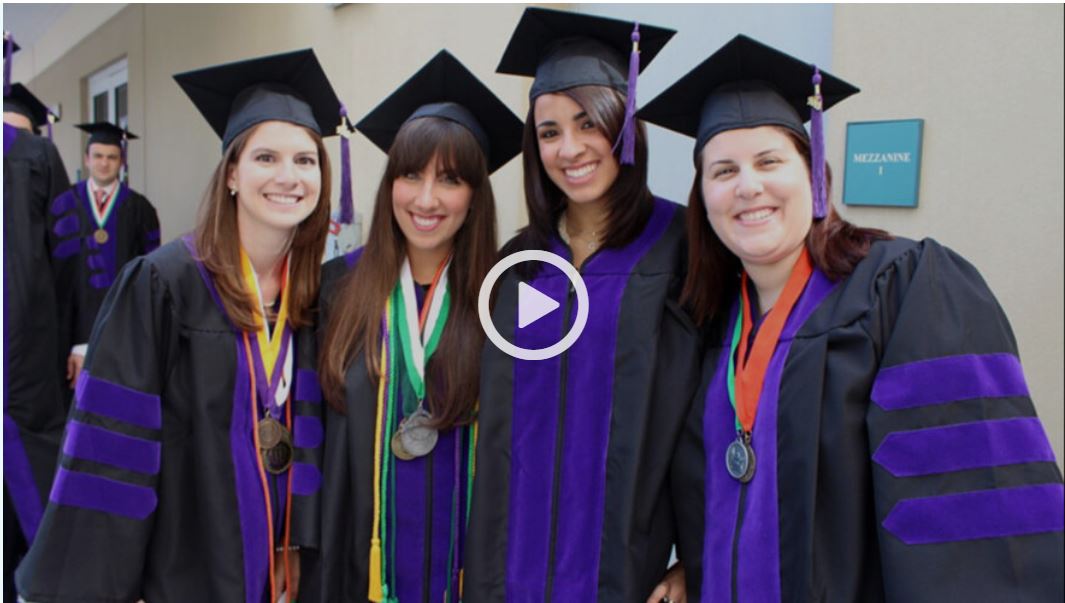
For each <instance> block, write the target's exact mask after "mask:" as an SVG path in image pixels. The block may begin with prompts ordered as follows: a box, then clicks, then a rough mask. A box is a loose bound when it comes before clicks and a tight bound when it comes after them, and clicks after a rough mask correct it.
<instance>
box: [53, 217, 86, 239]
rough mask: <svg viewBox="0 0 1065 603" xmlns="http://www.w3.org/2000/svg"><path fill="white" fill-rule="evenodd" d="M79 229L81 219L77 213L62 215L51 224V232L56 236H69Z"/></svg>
mask: <svg viewBox="0 0 1065 603" xmlns="http://www.w3.org/2000/svg"><path fill="white" fill-rule="evenodd" d="M79 229H81V220H79V219H78V215H77V214H69V215H66V216H63V217H62V218H59V219H58V220H56V221H55V224H53V225H52V232H53V233H55V236H57V237H64V238H65V237H69V236H70V235H72V234H74V233H76V232H78V230H79Z"/></svg>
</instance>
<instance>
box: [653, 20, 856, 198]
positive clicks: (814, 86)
mask: <svg viewBox="0 0 1065 603" xmlns="http://www.w3.org/2000/svg"><path fill="white" fill-rule="evenodd" d="M857 92H858V88H856V87H855V86H852V85H851V84H848V83H847V82H845V81H843V80H841V79H839V78H837V77H835V76H833V75H831V74H828V73H825V72H822V71H820V70H819V69H818V68H817V66H816V65H812V64H809V63H806V62H805V61H802V60H800V59H797V58H795V57H793V56H791V55H789V54H786V53H783V52H781V51H779V50H777V49H775V48H773V47H771V46H767V45H766V44H763V43H761V42H758V41H757V40H754V39H751V38H749V37H747V36H745V35H742V34H741V35H738V36H736V37H735V38H733V39H732V40H731V41H729V42H728V43H727V44H725V45H724V46H722V47H721V48H720V49H718V50H717V51H716V52H715V53H714V54H712V55H710V57H709V58H707V59H706V60H705V61H703V62H702V63H700V64H699V65H698V66H696V67H695V68H694V69H692V70H691V71H689V72H688V73H687V74H686V75H685V76H683V77H682V78H681V79H679V80H678V81H677V82H676V83H674V84H673V85H672V86H670V87H669V88H667V89H666V90H665V91H664V92H662V93H661V94H659V95H658V97H657V98H655V99H654V100H652V101H651V102H649V103H647V105H645V106H644V107H643V108H642V109H640V111H639V113H638V115H639V117H640V118H641V119H643V120H645V121H648V122H651V123H653V124H657V125H659V126H662V127H664V128H668V129H670V130H673V131H674V132H679V133H681V134H684V135H687V136H691V137H693V138H695V152H694V154H695V157H696V159H698V155H699V151H701V150H702V148H703V146H704V145H706V143H707V141H709V140H710V139H711V138H713V137H714V135H716V134H719V133H721V132H725V131H727V130H736V129H740V128H755V127H759V126H781V127H784V128H787V129H789V130H791V131H793V132H795V133H796V134H798V135H799V136H801V137H803V138H807V137H808V136H807V133H806V129H805V128H804V127H803V124H804V123H805V122H807V121H809V122H810V135H809V140H810V147H811V154H812V157H811V165H812V167H813V172H814V173H813V174H812V179H813V186H814V205H815V207H814V216H815V217H818V218H822V217H824V215H825V208H826V203H827V200H826V199H825V183H824V126H823V123H822V117H821V114H822V112H824V111H825V110H826V109H828V108H830V107H832V106H833V105H835V104H836V103H838V102H840V101H842V100H843V99H845V98H847V97H848V96H851V95H852V94H855V93H857Z"/></svg>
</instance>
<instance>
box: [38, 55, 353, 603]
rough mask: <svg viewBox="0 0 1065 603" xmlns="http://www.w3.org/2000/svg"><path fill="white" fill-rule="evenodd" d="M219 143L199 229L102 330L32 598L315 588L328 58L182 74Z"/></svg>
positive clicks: (127, 271) (238, 596)
mask: <svg viewBox="0 0 1065 603" xmlns="http://www.w3.org/2000/svg"><path fill="white" fill-rule="evenodd" d="M175 79H176V80H177V82H178V84H179V85H181V86H182V88H183V89H184V90H186V92H187V93H188V94H189V97H190V99H191V100H192V101H193V103H194V104H195V106H196V108H197V109H199V110H200V112H201V113H202V114H203V115H204V117H205V118H206V120H207V121H208V122H209V124H210V125H211V127H212V128H213V129H214V131H215V132H216V133H217V134H218V135H219V136H220V137H221V138H222V149H223V154H222V158H221V160H220V161H219V162H218V165H217V167H216V168H215V170H214V173H213V175H212V177H211V180H210V183H209V185H208V188H207V191H206V193H205V194H204V197H203V201H202V203H201V205H200V212H199V218H198V222H197V225H196V229H195V232H194V233H191V234H189V235H186V236H184V237H181V238H179V239H178V240H175V241H171V242H170V243H168V244H166V245H164V246H162V247H160V248H159V249H157V250H155V251H154V252H152V253H150V254H148V255H147V256H143V257H140V258H137V259H135V260H133V261H131V262H130V263H129V264H127V265H126V266H125V268H123V270H122V271H121V273H120V275H119V277H118V279H117V280H116V281H115V284H114V285H113V287H112V288H111V290H110V292H109V293H108V295H107V298H106V300H105V301H104V304H103V308H102V310H101V311H100V314H99V318H98V319H97V322H96V326H95V327H94V328H93V334H92V339H91V342H90V347H89V354H88V357H87V358H86V361H85V367H84V370H83V371H82V373H81V375H80V377H79V379H78V383H77V389H76V393H75V400H74V404H73V407H72V408H71V414H70V421H69V423H68V425H67V428H66V433H65V441H64V444H63V448H62V456H61V459H60V464H59V468H58V471H57V474H56V477H55V481H54V485H53V488H52V492H51V497H50V501H49V505H48V509H47V511H46V512H45V515H44V521H43V523H42V525H41V528H40V531H39V532H38V534H37V538H36V540H35V542H34V544H33V548H32V549H31V550H30V553H29V556H28V557H27V558H26V559H25V561H24V562H23V563H22V565H21V567H20V568H19V573H18V586H19V595H20V598H21V599H24V600H27V601H56V602H74V601H137V600H146V601H241V602H245V603H263V602H264V601H269V602H274V601H278V600H279V598H283V597H284V598H287V600H290V601H294V600H296V599H297V597H298V591H299V588H298V586H299V584H300V581H301V577H303V578H313V577H315V576H316V575H317V570H316V568H315V565H314V564H315V562H316V560H317V558H318V555H317V549H318V548H319V523H318V518H319V508H320V500H319V498H318V493H319V488H320V485H321V469H320V467H321V448H320V444H321V441H320V440H321V434H322V424H321V399H320V394H319V393H318V392H319V388H318V383H317V381H318V380H317V375H316V374H315V371H314V366H315V355H314V351H315V346H314V332H313V329H311V328H309V327H310V326H311V325H312V324H313V321H314V318H313V310H314V306H315V303H316V301H317V296H318V283H319V278H320V262H321V255H322V248H323V245H324V242H325V237H326V232H327V227H328V220H329V195H330V187H329V183H330V164H329V157H328V155H327V154H326V151H325V147H324V145H323V143H322V132H329V133H330V134H332V133H333V131H334V130H335V128H336V126H337V122H338V121H339V119H340V113H341V105H340V102H339V100H338V99H337V97H336V94H335V92H334V91H333V89H332V86H331V85H330V83H329V80H328V79H326V77H325V74H324V72H323V71H322V68H321V65H320V64H319V63H318V60H317V58H316V57H315V55H314V53H313V51H311V50H302V51H296V52H290V53H285V54H280V55H273V56H269V57H260V58H256V59H250V60H246V61H240V62H237V63H230V64H226V65H218V66H213V67H208V68H205V69H201V70H197V71H191V72H187V73H183V74H179V75H177V76H175Z"/></svg>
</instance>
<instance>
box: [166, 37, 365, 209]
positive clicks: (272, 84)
mask: <svg viewBox="0 0 1065 603" xmlns="http://www.w3.org/2000/svg"><path fill="white" fill-rule="evenodd" d="M174 80H175V81H177V83H178V85H179V86H181V89H182V90H184V91H185V94H187V95H188V97H189V98H190V99H191V100H192V103H193V104H194V105H196V108H197V109H199V111H200V113H201V114H203V117H204V119H206V120H207V123H208V124H210V126H211V128H212V129H213V130H214V131H215V133H216V134H218V136H219V137H220V138H221V139H222V149H223V150H224V149H226V148H228V147H229V144H230V143H231V142H233V139H234V138H236V137H237V135H238V134H240V133H241V132H244V131H245V130H247V129H248V128H250V127H252V126H254V125H257V124H260V123H262V122H264V121H284V122H288V123H292V124H296V125H299V126H303V127H306V128H309V129H311V130H312V131H314V132H317V133H318V134H319V135H320V136H322V137H328V136H332V135H334V134H336V133H337V129H338V128H337V126H338V124H341V123H342V120H343V123H345V124H346V125H347V127H348V129H349V131H351V123H350V122H349V121H348V120H347V111H346V110H345V109H344V106H343V104H341V102H340V99H339V98H337V94H336V92H335V91H334V90H333V86H332V84H330V82H329V78H327V77H326V75H325V71H323V70H322V65H321V63H319V62H318V57H317V56H315V54H314V51H313V50H311V49H310V48H306V49H303V50H296V51H293V52H286V53H282V54H275V55H270V56H264V57H257V58H254V59H248V60H244V61H236V62H233V63H225V64H222V65H214V66H211V67H206V68H203V69H197V70H194V71H186V72H185V73H179V74H177V75H175V76H174ZM346 143H347V139H346V137H345V138H343V139H342V140H341V164H342V165H341V184H342V186H341V198H340V205H341V214H342V218H343V217H349V222H350V218H353V217H354V211H353V210H352V209H350V208H351V206H352V200H351V186H350V184H351V175H350V169H351V168H350V165H349V163H350V162H349V161H348V155H349V154H348V153H347V152H345V151H346ZM341 221H343V219H342V220H341Z"/></svg>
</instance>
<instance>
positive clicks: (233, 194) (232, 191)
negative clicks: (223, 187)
mask: <svg viewBox="0 0 1065 603" xmlns="http://www.w3.org/2000/svg"><path fill="white" fill-rule="evenodd" d="M229 196H230V197H236V196H237V189H235V188H231V189H229Z"/></svg>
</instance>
